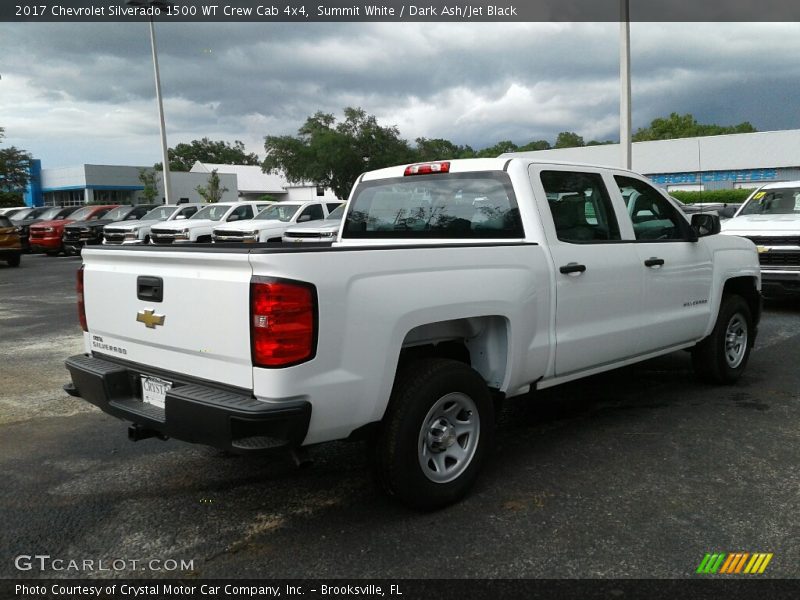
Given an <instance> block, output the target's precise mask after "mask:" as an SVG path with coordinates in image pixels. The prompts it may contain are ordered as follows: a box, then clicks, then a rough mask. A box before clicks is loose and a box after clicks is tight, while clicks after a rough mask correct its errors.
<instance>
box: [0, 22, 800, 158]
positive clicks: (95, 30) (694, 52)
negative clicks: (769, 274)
mask: <svg viewBox="0 0 800 600" xmlns="http://www.w3.org/2000/svg"><path fill="white" fill-rule="evenodd" d="M156 32H157V36H158V43H159V59H160V63H161V77H162V87H163V91H164V95H165V112H166V119H167V132H168V140H169V144H170V146H174V145H175V144H177V143H179V142H187V141H191V140H192V139H196V138H201V137H204V136H208V137H210V138H212V139H225V140H229V141H233V140H234V139H240V140H242V141H244V142H245V144H246V146H247V148H248V150H250V151H254V152H257V153H259V154H260V155H263V137H264V136H265V135H275V134H293V133H295V132H296V130H297V128H298V127H299V126H300V125H301V124H302V123H303V121H305V119H306V117H308V116H309V115H311V114H313V113H314V112H316V111H317V110H322V111H325V112H331V113H334V114H336V115H340V114H341V111H342V108H343V107H345V106H360V107H362V108H364V109H365V110H366V111H367V112H368V113H370V114H374V115H376V116H377V117H378V120H379V122H380V123H381V124H384V125H397V126H398V127H399V129H400V132H401V135H402V136H403V137H404V138H406V139H408V140H413V139H414V138H416V137H419V136H424V137H429V138H435V137H444V138H447V139H450V140H452V141H454V142H457V143H461V144H470V145H471V146H473V147H474V148H481V147H485V146H488V145H492V144H494V143H495V142H497V141H499V140H503V139H511V140H513V141H514V142H516V143H519V144H524V143H526V142H528V141H530V140H532V139H547V140H550V141H553V140H554V139H555V136H556V135H557V134H558V132H559V131H575V132H577V133H579V134H580V135H582V136H583V137H584V138H585V139H586V140H589V139H617V138H618V136H619V122H618V121H619V83H618V74H619V66H618V60H619V49H618V41H619V37H618V33H619V25H618V24H616V23H597V24H592V23H575V24H570V23H497V24H490V23H467V24H455V23H424V24H416V23H349V24H347V23H340V24H335V23H334V24H331V23H317V24H313V23H308V24H287V23H278V24H263V25H262V24H256V23H254V24H249V23H248V24H243V23H230V24H224V23H175V24H163V23H159V24H157V25H156ZM0 39H2V40H3V48H4V50H3V52H2V54H0V77H1V79H0V126H2V127H5V129H6V140H5V143H7V144H13V145H16V146H19V147H22V148H25V149H27V150H28V151H30V152H31V153H33V154H34V155H35V156H36V157H38V158H41V159H42V162H43V166H45V167H58V166H69V165H75V164H81V163H99V164H142V165H146V164H152V163H154V162H156V161H159V160H160V146H159V138H158V121H157V111H156V103H155V97H154V93H155V92H154V86H153V70H152V62H151V58H150V46H149V35H148V30H147V25H146V24H144V23H78V24H57V23H13V24H12V23H2V24H0ZM631 52H632V73H633V84H632V85H633V126H634V129H636V128H637V127H641V126H645V125H647V124H648V123H649V122H650V120H652V119H653V118H655V117H659V116H665V115H667V114H669V113H670V112H672V111H676V112H680V113H686V112H689V113H692V114H694V115H695V117H696V118H698V120H700V121H702V122H714V123H719V124H734V123H739V122H741V121H745V120H747V121H750V122H752V123H753V124H754V125H755V127H756V128H758V129H759V130H762V131H767V130H775V129H791V128H800V60H798V59H799V58H800V24H797V23H789V24H743V23H721V24H700V23H678V24H649V23H633V24H632V26H631Z"/></svg>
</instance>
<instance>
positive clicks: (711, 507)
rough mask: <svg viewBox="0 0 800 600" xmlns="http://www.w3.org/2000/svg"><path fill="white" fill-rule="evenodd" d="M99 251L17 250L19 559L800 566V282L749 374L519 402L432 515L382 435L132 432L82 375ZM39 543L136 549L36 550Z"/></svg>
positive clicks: (10, 548)
mask: <svg viewBox="0 0 800 600" xmlns="http://www.w3.org/2000/svg"><path fill="white" fill-rule="evenodd" d="M79 265H80V259H78V258H64V257H61V258H50V257H44V256H36V255H35V256H25V257H23V262H22V267H21V268H19V269H12V268H7V267H5V266H2V265H0V382H2V385H1V386H0V481H2V482H3V485H2V486H0V515H2V517H3V527H2V528H0V577H18V576H22V577H86V576H90V577H122V576H124V577H161V576H176V575H177V576H182V577H194V578H206V577H223V578H238V577H259V578H260V577H269V578H317V577H318V578H368V577H371V578H441V577H444V578H469V577H473V578H500V577H508V578H544V577H547V578H687V577H688V578H691V577H698V576H697V575H695V570H696V569H697V566H698V565H699V563H700V561H701V560H702V559H703V557H704V555H705V554H706V553H713V552H750V553H753V552H770V553H773V554H774V557H773V559H772V561H771V562H770V564H769V567H768V568H767V570H766V572H765V573H764V575H762V576H761V577H775V578H778V577H781V578H787V577H789V578H794V577H798V576H800V541H799V540H800V521H799V520H798V515H799V514H800V467H799V466H798V465H800V460H798V459H800V370H798V369H797V368H796V365H797V364H800V344H799V343H798V342H799V341H800V304H798V301H796V300H794V301H786V302H782V303H770V304H767V306H766V311H765V314H764V317H763V320H762V323H761V327H760V333H759V339H758V342H757V345H756V348H755V350H754V352H753V353H752V355H751V359H750V364H749V365H748V368H747V372H746V374H745V375H744V377H743V378H742V380H741V381H740V382H739V383H738V384H737V385H735V386H730V387H715V386H710V385H705V384H701V383H699V382H698V381H697V380H696V379H695V378H694V376H693V374H692V371H691V365H690V359H689V355H688V353H685V352H679V353H675V354H672V355H669V356H665V357H661V358H658V359H654V360H651V361H648V362H645V363H641V364H639V365H635V366H632V367H629V368H625V369H621V370H618V371H615V372H612V373H607V374H604V375H600V376H596V377H592V378H588V379H585V380H583V381H580V382H576V383H573V384H568V385H564V386H561V387H558V388H554V389H551V390H547V391H545V392H538V393H536V394H534V395H532V396H526V397H524V398H520V399H514V400H511V401H508V402H507V405H506V407H505V409H504V411H503V413H502V415H501V419H500V424H499V427H498V431H497V447H496V449H495V451H494V453H493V455H492V457H491V459H490V460H489V461H488V464H487V465H486V466H485V470H484V474H483V476H482V477H481V478H480V480H479V482H478V484H477V485H476V487H475V488H474V490H473V491H472V493H471V494H470V495H469V496H468V497H467V498H466V499H464V500H463V501H462V502H461V503H459V504H457V505H455V506H452V507H449V508H447V509H445V510H441V511H438V512H434V513H418V512H414V511H410V510H408V509H406V508H404V507H403V506H400V505H398V504H397V503H395V502H393V501H392V500H391V499H389V498H387V497H385V496H384V495H383V494H382V493H381V492H380V491H379V489H378V488H377V486H376V485H375V484H374V483H373V481H372V479H371V477H370V474H369V470H368V468H367V459H366V451H365V447H364V446H363V445H362V444H360V443H333V444H327V445H322V446H318V447H315V448H312V450H311V456H312V458H313V459H314V463H313V465H312V466H310V467H308V468H303V469H298V468H296V467H295V466H294V464H293V463H292V462H291V461H290V460H288V458H286V457H282V456H276V457H270V458H267V459H264V458H246V457H237V456H232V455H227V454H225V453H221V452H218V451H215V450H212V449H209V448H205V447H199V446H193V445H190V444H186V443H182V442H177V441H172V440H171V441H168V442H161V441H159V440H155V439H150V440H145V441H141V442H137V443H131V442H129V441H128V440H127V437H126V430H127V427H126V425H125V424H124V423H123V422H121V421H119V420H117V419H115V418H113V417H110V416H108V415H105V414H103V413H102V412H100V411H99V410H97V409H95V408H94V407H92V406H90V405H88V404H86V403H85V402H83V401H82V400H80V399H74V398H70V397H69V396H67V395H66V394H64V393H63V391H62V390H61V386H62V384H64V383H65V382H66V381H67V378H68V374H67V372H66V370H65V369H64V367H63V361H64V359H65V358H66V357H68V356H70V355H72V354H76V353H79V352H81V351H82V341H81V335H80V329H79V326H78V323H77V314H76V308H75V292H74V288H75V284H74V282H75V271H76V269H77V268H78V266H79ZM35 554H44V555H49V556H50V557H52V558H59V559H64V560H66V561H69V560H75V561H84V560H94V561H105V562H104V564H105V565H106V567H108V565H110V564H111V561H114V560H117V561H122V562H117V563H115V568H111V569H110V570H108V571H98V570H97V562H95V563H94V566H93V567H92V569H89V570H88V571H86V570H81V569H77V570H73V569H70V568H65V569H63V570H61V571H53V570H51V569H46V570H45V571H41V570H39V569H38V568H34V569H31V570H29V571H24V572H20V571H18V570H17V569H16V568H15V566H14V561H15V557H17V556H19V555H35ZM151 560H155V561H158V562H157V563H150V562H149V561H151ZM172 560H174V561H176V563H177V564H178V565H179V564H180V561H184V562H186V563H187V564H186V565H185V568H178V567H176V568H175V570H170V568H171V567H172V566H174V565H173V563H171V562H169V561H172ZM132 561H135V562H132ZM64 564H67V565H68V564H69V563H68V562H67V563H64ZM116 567H119V568H116ZM159 569H160V570H159Z"/></svg>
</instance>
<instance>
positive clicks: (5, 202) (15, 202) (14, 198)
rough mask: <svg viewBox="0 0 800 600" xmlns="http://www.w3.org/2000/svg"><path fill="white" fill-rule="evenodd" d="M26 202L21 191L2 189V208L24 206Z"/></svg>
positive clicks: (0, 196) (0, 206)
mask: <svg viewBox="0 0 800 600" xmlns="http://www.w3.org/2000/svg"><path fill="white" fill-rule="evenodd" d="M24 204H25V202H23V201H22V193H21V192H3V191H0V208H12V207H14V206H23V205H24Z"/></svg>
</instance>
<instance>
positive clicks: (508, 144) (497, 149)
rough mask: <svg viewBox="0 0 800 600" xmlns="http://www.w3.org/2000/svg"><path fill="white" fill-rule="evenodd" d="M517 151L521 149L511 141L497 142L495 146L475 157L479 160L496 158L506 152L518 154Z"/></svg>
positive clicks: (477, 153) (479, 152)
mask: <svg viewBox="0 0 800 600" xmlns="http://www.w3.org/2000/svg"><path fill="white" fill-rule="evenodd" d="M517 150H519V147H518V146H517V145H516V144H515V143H514V142H512V141H511V140H503V141H502V142H497V143H496V144H495V145H494V146H489V147H488V148H484V149H483V150H478V152H476V153H475V156H476V157H477V158H495V157H497V156H500V155H501V154H503V153H504V152H516V151H517Z"/></svg>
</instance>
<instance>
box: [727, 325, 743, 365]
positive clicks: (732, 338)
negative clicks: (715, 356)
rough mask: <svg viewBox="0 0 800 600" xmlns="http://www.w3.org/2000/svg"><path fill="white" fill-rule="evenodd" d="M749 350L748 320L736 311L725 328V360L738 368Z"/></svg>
mask: <svg viewBox="0 0 800 600" xmlns="http://www.w3.org/2000/svg"><path fill="white" fill-rule="evenodd" d="M746 350H747V322H746V321H745V318H744V317H743V316H742V315H741V314H740V313H736V314H734V315H733V316H732V317H731V320H730V321H728V327H727V329H726V330H725V360H726V361H727V363H728V366H729V367H731V368H732V369H735V368H737V367H738V366H739V365H740V364H741V363H742V360H743V359H744V356H745V352H746Z"/></svg>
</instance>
